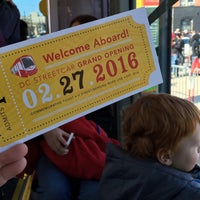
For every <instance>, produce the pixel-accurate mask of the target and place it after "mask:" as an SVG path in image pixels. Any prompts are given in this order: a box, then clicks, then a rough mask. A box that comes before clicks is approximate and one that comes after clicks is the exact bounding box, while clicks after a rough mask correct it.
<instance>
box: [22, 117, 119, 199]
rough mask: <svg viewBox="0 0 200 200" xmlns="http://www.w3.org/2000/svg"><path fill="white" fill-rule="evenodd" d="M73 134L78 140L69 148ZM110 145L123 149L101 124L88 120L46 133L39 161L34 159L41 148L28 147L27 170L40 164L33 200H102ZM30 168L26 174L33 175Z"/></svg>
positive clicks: (74, 139) (70, 123) (65, 125)
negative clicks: (101, 188)
mask: <svg viewBox="0 0 200 200" xmlns="http://www.w3.org/2000/svg"><path fill="white" fill-rule="evenodd" d="M72 132H73V133H74V138H73V139H72V141H71V143H70V144H68V145H67V140H68V138H69V134H70V133H72ZM107 143H114V144H117V145H119V142H118V141H116V140H114V139H111V138H109V137H108V136H107V134H106V133H105V132H104V130H103V129H102V128H101V127H100V126H99V125H98V124H96V123H95V122H93V121H92V120H87V119H86V118H85V117H80V118H78V119H76V120H73V121H71V122H69V123H67V124H64V125H63V126H60V127H59V128H56V129H54V130H51V131H49V132H47V133H45V134H44V135H43V137H42V138H41V139H40V141H39V145H40V147H39V148H40V149H41V153H40V156H39V157H38V158H34V153H35V151H37V150H38V149H39V148H35V149H33V148H31V146H30V145H29V146H28V147H29V159H28V158H27V160H28V161H27V166H28V167H30V168H31V167H32V166H29V164H30V163H31V162H32V161H33V160H36V177H37V182H38V184H37V186H36V187H35V188H34V190H33V192H32V193H31V200H35V199H43V200H55V199H56V198H58V197H59V200H62V199H63V200H64V199H65V200H72V199H79V200H86V199H87V200H94V199H99V196H98V187H99V180H100V178H101V174H102V171H103V167H104V164H105V146H106V144H107ZM32 152H33V153H32ZM29 162H30V163H29ZM30 168H29V169H27V168H26V170H25V171H24V172H27V171H29V172H30Z"/></svg>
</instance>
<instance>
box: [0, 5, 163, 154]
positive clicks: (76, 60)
mask: <svg viewBox="0 0 200 200" xmlns="http://www.w3.org/2000/svg"><path fill="white" fill-rule="evenodd" d="M0 82H1V89H0V91H1V93H0V151H3V150H5V149H7V148H9V147H10V146H12V145H13V144H16V143H19V142H24V141H27V140H29V139H31V138H33V137H36V136H38V135H40V134H43V133H45V132H47V131H48V130H51V129H53V128H55V127H58V126H60V125H62V124H64V123H67V122H69V121H71V120H73V119H76V118H78V117H80V116H83V115H85V114H87V113H89V112H92V111H94V110H96V109H99V108H101V107H104V106H106V105H109V104H111V103H114V102H117V101H119V100H121V99H123V98H126V97H128V96H130V95H133V94H136V93H138V92H141V91H143V90H145V89H148V88H150V87H152V86H155V85H158V84H160V83H162V76H161V73H160V69H159V65H158V61H157V56H156V53H155V49H154V47H153V44H152V39H151V35H150V30H149V25H148V20H147V16H146V12H145V9H144V8H141V9H136V10H132V11H128V12H125V13H121V14H118V15H114V16H111V17H107V18H104V19H100V20H97V21H94V22H91V23H88V24H84V25H80V26H77V27H73V28H68V29H65V30H62V31H58V32H56V33H52V34H48V35H46V36H42V37H40V38H36V39H30V40H28V41H25V42H22V43H18V44H15V45H10V46H7V47H4V48H1V49H0Z"/></svg>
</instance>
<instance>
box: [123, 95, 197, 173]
mask: <svg viewBox="0 0 200 200" xmlns="http://www.w3.org/2000/svg"><path fill="white" fill-rule="evenodd" d="M123 130H124V148H125V149H126V150H127V151H128V152H129V153H131V154H132V155H134V156H137V157H142V158H150V159H155V160H158V161H159V162H160V163H162V164H164V165H168V166H173V167H175V168H178V169H180V170H183V171H190V170H191V169H192V168H193V167H194V165H195V164H196V163H197V160H198V158H199V155H200V154H199V153H200V111H199V110H198V108H197V107H196V106H195V105H194V104H193V103H191V102H189V101H187V100H185V99H181V98H179V97H175V96H171V95H169V94H149V95H145V96H143V97H141V98H139V99H138V100H137V101H136V102H135V103H133V104H132V105H131V106H130V107H129V108H128V109H127V110H126V111H125V112H124V116H123Z"/></svg>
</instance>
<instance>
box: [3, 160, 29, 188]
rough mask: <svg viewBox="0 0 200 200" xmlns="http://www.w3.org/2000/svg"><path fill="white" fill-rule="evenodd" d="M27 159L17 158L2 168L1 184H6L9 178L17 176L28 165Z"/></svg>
mask: <svg viewBox="0 0 200 200" xmlns="http://www.w3.org/2000/svg"><path fill="white" fill-rule="evenodd" d="M26 164H27V161H26V159H25V158H22V159H20V160H17V161H16V162H13V163H11V164H8V165H6V166H4V167H2V168H1V169H0V186H2V185H3V184H5V183H6V182H7V181H8V180H9V179H11V178H13V177H15V176H16V175H18V174H19V173H20V172H22V171H23V169H24V168H25V167H26Z"/></svg>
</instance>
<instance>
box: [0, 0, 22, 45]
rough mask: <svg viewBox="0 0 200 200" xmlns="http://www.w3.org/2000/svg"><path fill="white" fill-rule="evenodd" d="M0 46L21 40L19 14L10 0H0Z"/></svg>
mask: <svg viewBox="0 0 200 200" xmlns="http://www.w3.org/2000/svg"><path fill="white" fill-rule="evenodd" d="M0 11H1V12H0V19H1V20H0V47H3V46H5V45H9V44H13V43H16V42H20V41H21V36H20V14H19V10H18V8H17V6H16V5H15V4H14V3H13V2H12V1H11V0H10V1H8V0H7V1H5V0H0Z"/></svg>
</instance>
